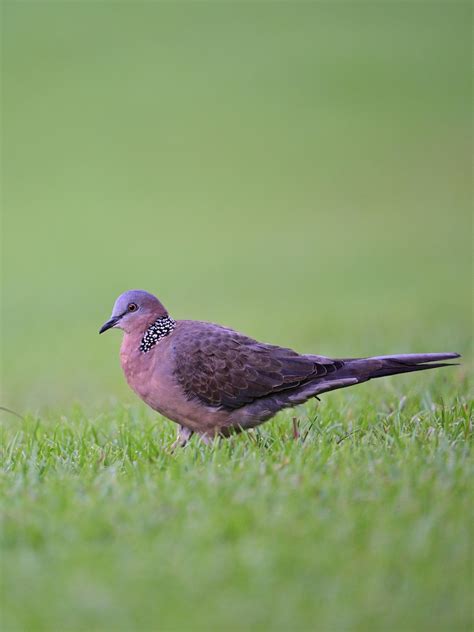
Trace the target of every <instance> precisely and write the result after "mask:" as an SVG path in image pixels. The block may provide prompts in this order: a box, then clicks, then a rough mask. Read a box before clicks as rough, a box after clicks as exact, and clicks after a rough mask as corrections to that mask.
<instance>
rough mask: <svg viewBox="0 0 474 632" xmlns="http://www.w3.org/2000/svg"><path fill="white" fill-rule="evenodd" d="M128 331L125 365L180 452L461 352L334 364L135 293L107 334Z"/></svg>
mask: <svg viewBox="0 0 474 632" xmlns="http://www.w3.org/2000/svg"><path fill="white" fill-rule="evenodd" d="M113 328H118V329H122V330H123V332H124V336H123V340H122V346H121V349H120V361H121V365H122V369H123V372H124V374H125V378H126V380H127V382H128V384H129V386H130V387H131V388H132V390H133V391H135V393H136V394H137V395H138V396H139V397H140V398H141V399H142V400H143V401H144V402H145V403H146V404H148V406H150V407H151V408H152V409H153V410H155V411H157V412H158V413H160V414H162V415H164V416H165V417H167V418H168V419H170V420H172V421H174V422H176V423H177V424H178V432H177V438H176V441H175V442H174V444H173V446H172V448H173V449H174V448H177V447H184V446H185V445H186V444H187V443H188V442H189V440H190V438H191V437H192V436H193V434H197V435H199V436H200V438H201V439H202V440H203V441H204V442H205V443H210V442H212V441H213V440H214V439H215V438H216V437H228V436H229V435H231V434H233V433H238V432H241V431H245V430H248V429H250V428H254V427H256V426H258V425H260V424H262V423H263V422H265V421H267V420H269V419H270V418H271V417H273V416H274V415H275V414H276V413H278V412H279V411H280V410H282V409H284V408H289V407H293V406H296V405H298V404H302V403H304V402H306V401H307V400H309V399H311V398H314V397H316V398H317V396H318V395H320V394H322V393H326V392H328V391H333V390H335V389H339V388H345V387H349V386H353V385H355V384H361V383H362V382H367V381H368V380H371V379H374V378H379V377H385V376H389V375H397V374H399V373H409V372H412V371H423V370H425V369H434V368H438V367H444V366H452V365H453V363H446V362H444V361H445V360H451V359H454V358H459V357H460V354H458V353H421V354H420V353H416V354H398V355H385V356H373V357H367V358H337V359H335V358H329V357H325V356H320V355H312V354H299V353H297V352H296V351H293V350H292V349H289V348H285V347H279V346H276V345H271V344H266V343H263V342H259V341H257V340H254V339H252V338H250V337H248V336H245V335H244V334H241V333H239V332H237V331H234V330H233V329H229V328H228V327H224V326H222V325H217V324H214V323H210V322H204V321H195V320H174V319H173V318H172V317H171V316H170V315H169V313H168V311H167V310H166V308H165V307H164V306H163V304H162V303H161V302H160V301H159V300H158V299H157V298H156V296H154V295H153V294H150V293H148V292H146V291H144V290H128V291H126V292H124V293H123V294H121V295H120V296H119V297H118V298H117V300H116V301H115V304H114V306H113V310H112V315H111V317H110V319H109V320H108V321H107V322H106V323H104V325H102V327H101V328H100V330H99V333H100V334H102V333H104V332H105V331H107V330H109V329H113Z"/></svg>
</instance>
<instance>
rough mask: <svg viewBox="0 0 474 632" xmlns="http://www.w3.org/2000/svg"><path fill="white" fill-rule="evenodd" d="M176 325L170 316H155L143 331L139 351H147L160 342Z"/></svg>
mask: <svg viewBox="0 0 474 632" xmlns="http://www.w3.org/2000/svg"><path fill="white" fill-rule="evenodd" d="M175 327H176V322H175V321H174V320H173V319H172V318H171V317H170V316H163V317H162V318H157V320H155V322H154V323H152V324H151V325H150V326H149V327H148V329H147V330H146V331H145V333H144V335H143V338H142V341H141V344H140V351H143V353H147V352H148V351H150V349H151V348H152V347H154V346H155V345H156V343H157V342H160V340H162V339H163V338H166V336H168V335H169V334H170V333H171V332H172V331H173V329H174V328H175Z"/></svg>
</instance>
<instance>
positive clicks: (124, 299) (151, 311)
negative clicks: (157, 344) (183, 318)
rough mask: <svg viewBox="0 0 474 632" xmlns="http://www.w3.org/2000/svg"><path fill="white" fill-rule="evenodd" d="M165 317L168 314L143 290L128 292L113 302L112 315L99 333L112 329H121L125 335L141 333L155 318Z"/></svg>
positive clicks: (156, 300) (154, 297)
mask: <svg viewBox="0 0 474 632" xmlns="http://www.w3.org/2000/svg"><path fill="white" fill-rule="evenodd" d="M167 315H168V312H167V311H166V309H165V308H164V307H163V305H162V304H161V303H160V301H159V300H158V299H157V298H156V296H153V294H149V293H148V292H145V291H144V290H128V291H127V292H124V293H123V294H121V295H120V296H119V297H118V299H117V300H116V301H115V305H114V308H113V310H112V315H111V317H110V318H109V320H108V321H107V322H106V323H104V324H103V325H102V327H101V328H100V330H99V333H100V334H102V333H104V331H107V329H111V328H112V327H117V328H118V329H123V330H124V331H125V332H126V333H133V332H136V331H138V332H143V331H145V330H146V329H147V328H148V327H149V326H150V325H151V324H152V323H153V322H154V321H155V320H156V319H157V318H162V317H163V316H167Z"/></svg>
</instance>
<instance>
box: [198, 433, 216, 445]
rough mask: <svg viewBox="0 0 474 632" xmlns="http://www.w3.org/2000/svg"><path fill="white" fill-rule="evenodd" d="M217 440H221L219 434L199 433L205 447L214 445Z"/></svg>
mask: <svg viewBox="0 0 474 632" xmlns="http://www.w3.org/2000/svg"><path fill="white" fill-rule="evenodd" d="M216 438H217V439H218V440H219V439H220V437H219V435H218V434H206V433H205V432H200V433H199V440H200V441H202V442H203V443H204V444H205V445H213V443H214V441H215V440H216Z"/></svg>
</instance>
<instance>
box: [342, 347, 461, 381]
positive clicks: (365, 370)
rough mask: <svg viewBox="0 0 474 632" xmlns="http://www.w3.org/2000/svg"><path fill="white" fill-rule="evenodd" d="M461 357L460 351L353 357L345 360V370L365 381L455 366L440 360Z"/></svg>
mask: <svg viewBox="0 0 474 632" xmlns="http://www.w3.org/2000/svg"><path fill="white" fill-rule="evenodd" d="M459 357H460V355H459V353H413V354H399V355H387V356H374V357H371V358H351V359H348V360H345V361H344V368H343V370H344V369H345V370H347V372H348V375H352V376H354V377H357V378H358V379H359V381H361V382H365V381H366V380H371V379H373V378H377V377H386V376H388V375H398V374H399V373H411V372H412V371H425V370H426V369H438V368H441V367H445V366H455V365H456V364H458V363H453V362H440V360H452V359H454V358H459Z"/></svg>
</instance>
